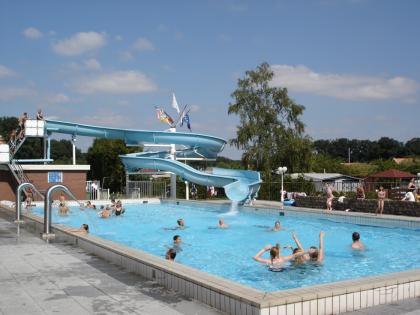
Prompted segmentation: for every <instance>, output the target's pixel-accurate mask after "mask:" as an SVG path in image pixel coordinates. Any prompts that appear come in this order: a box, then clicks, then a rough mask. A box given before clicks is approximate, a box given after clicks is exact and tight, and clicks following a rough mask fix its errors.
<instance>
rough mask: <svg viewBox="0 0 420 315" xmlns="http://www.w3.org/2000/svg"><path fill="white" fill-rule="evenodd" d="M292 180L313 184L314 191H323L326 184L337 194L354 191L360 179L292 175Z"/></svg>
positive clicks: (304, 174) (325, 175) (340, 176)
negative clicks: (302, 180) (300, 178)
mask: <svg viewBox="0 0 420 315" xmlns="http://www.w3.org/2000/svg"><path fill="white" fill-rule="evenodd" d="M290 177H291V178H292V179H297V178H299V177H303V178H304V179H305V180H310V181H312V182H313V183H314V186H315V190H316V191H323V190H324V185H325V184H326V183H328V184H330V185H331V186H333V187H334V189H335V190H336V191H338V192H347V191H356V188H357V186H358V185H359V184H360V181H361V179H360V178H358V177H353V176H349V175H343V174H340V173H293V174H291V175H290Z"/></svg>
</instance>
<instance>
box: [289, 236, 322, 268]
mask: <svg viewBox="0 0 420 315" xmlns="http://www.w3.org/2000/svg"><path fill="white" fill-rule="evenodd" d="M324 235H325V234H324V232H323V231H321V232H319V248H317V247H316V246H311V247H310V248H309V250H308V253H307V254H306V253H305V254H304V255H303V260H304V261H312V262H317V263H322V262H323V261H324ZM292 237H293V240H294V241H295V243H296V246H297V247H298V249H299V250H302V251H303V246H302V244H301V243H300V241H299V239H298V238H297V236H296V234H295V233H293V235H292Z"/></svg>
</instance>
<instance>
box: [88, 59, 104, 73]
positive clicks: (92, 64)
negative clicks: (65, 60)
mask: <svg viewBox="0 0 420 315" xmlns="http://www.w3.org/2000/svg"><path fill="white" fill-rule="evenodd" d="M84 66H85V68H86V69H88V70H95V71H96V70H101V64H100V63H99V61H98V60H96V59H95V58H90V59H87V60H85V61H84Z"/></svg>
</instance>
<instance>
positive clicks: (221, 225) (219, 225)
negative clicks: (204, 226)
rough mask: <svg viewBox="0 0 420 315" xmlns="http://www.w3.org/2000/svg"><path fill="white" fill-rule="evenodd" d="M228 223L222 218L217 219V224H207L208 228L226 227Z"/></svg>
mask: <svg viewBox="0 0 420 315" xmlns="http://www.w3.org/2000/svg"><path fill="white" fill-rule="evenodd" d="M228 228H229V225H228V224H226V223H225V220H224V219H223V218H221V219H219V223H218V224H217V226H209V229H228Z"/></svg>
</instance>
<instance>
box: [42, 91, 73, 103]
mask: <svg viewBox="0 0 420 315" xmlns="http://www.w3.org/2000/svg"><path fill="white" fill-rule="evenodd" d="M47 101H48V103H50V104H59V103H67V102H69V101H70V98H69V97H68V96H67V95H65V94H62V93H58V94H55V95H52V96H50V97H48V99H47Z"/></svg>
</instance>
